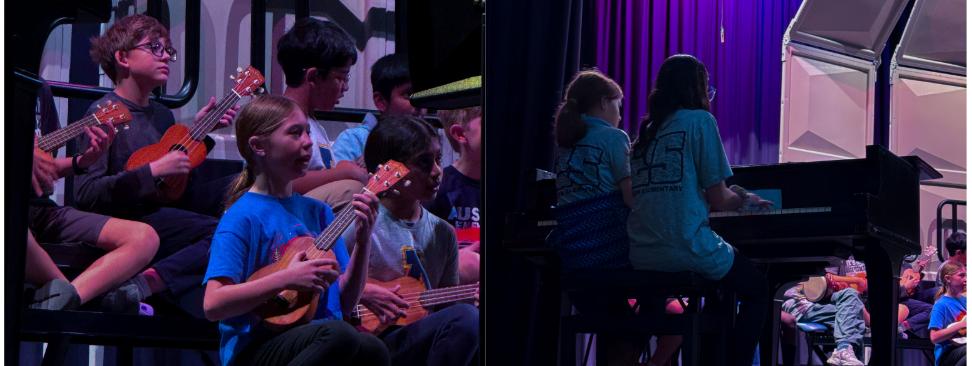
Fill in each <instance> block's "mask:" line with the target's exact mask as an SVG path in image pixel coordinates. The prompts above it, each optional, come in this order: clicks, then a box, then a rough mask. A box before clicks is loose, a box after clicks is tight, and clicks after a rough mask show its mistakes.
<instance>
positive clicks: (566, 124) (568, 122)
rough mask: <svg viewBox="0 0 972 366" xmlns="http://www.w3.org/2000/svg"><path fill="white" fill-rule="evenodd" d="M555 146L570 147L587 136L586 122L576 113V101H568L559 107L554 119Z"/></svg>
mask: <svg viewBox="0 0 972 366" xmlns="http://www.w3.org/2000/svg"><path fill="white" fill-rule="evenodd" d="M554 131H555V132H556V133H557V146H560V147H571V146H574V144H576V143H577V141H580V139H582V138H584V136H587V121H585V120H584V116H582V115H581V113H580V112H578V111H577V99H573V98H571V99H568V100H567V101H566V102H564V103H563V104H561V105H560V108H559V109H558V110H557V115H556V116H555V118H554Z"/></svg>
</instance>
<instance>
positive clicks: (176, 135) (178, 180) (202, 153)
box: [125, 125, 207, 203]
mask: <svg viewBox="0 0 972 366" xmlns="http://www.w3.org/2000/svg"><path fill="white" fill-rule="evenodd" d="M174 150H180V151H182V152H185V153H187V154H188V155H189V169H193V168H195V167H197V166H199V164H202V163H203V161H205V160H206V153H207V151H206V146H205V144H203V142H202V141H196V140H194V139H193V138H192V137H190V136H189V127H186V126H183V125H175V126H172V127H169V129H168V130H166V131H165V135H163V136H162V140H160V141H159V142H158V143H155V144H152V145H149V146H146V147H143V148H141V149H138V151H135V153H133V154H132V156H131V157H130V158H128V163H127V164H125V169H126V170H132V169H135V168H138V167H140V166H142V165H145V164H148V163H151V162H153V161H156V160H159V159H161V158H162V157H163V156H165V155H166V154H168V153H169V152H170V151H174ZM162 180H163V181H164V182H165V183H164V184H162V185H161V186H160V187H159V196H158V198H157V200H158V201H159V202H162V203H168V202H172V201H175V200H177V199H179V197H182V193H184V192H185V191H186V184H187V183H188V182H189V174H177V175H170V176H167V177H165V178H163V179H162Z"/></svg>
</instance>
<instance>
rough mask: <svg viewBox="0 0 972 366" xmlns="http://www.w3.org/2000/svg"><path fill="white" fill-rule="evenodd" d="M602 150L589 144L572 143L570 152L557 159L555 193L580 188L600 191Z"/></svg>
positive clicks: (574, 190)
mask: <svg viewBox="0 0 972 366" xmlns="http://www.w3.org/2000/svg"><path fill="white" fill-rule="evenodd" d="M603 158H604V150H601V149H600V148H598V147H596V146H590V145H574V146H573V147H572V148H571V150H570V154H569V155H567V156H561V157H560V158H559V159H557V171H558V172H559V173H557V195H561V196H562V195H565V194H569V193H572V192H577V191H580V190H587V191H590V192H600V191H601V177H600V174H599V172H600V165H601V160H602V159H603Z"/></svg>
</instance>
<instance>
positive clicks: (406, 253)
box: [402, 246, 432, 288]
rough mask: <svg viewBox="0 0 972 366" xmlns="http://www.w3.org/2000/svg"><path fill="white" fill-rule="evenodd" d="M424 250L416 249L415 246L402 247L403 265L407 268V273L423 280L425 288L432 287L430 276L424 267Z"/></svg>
mask: <svg viewBox="0 0 972 366" xmlns="http://www.w3.org/2000/svg"><path fill="white" fill-rule="evenodd" d="M421 256H422V251H420V250H415V247H411V246H408V247H402V267H403V268H405V275H406V276H409V277H412V278H415V279H419V280H422V282H424V283H425V288H432V286H431V285H430V284H429V278H428V276H427V275H426V274H425V268H423V267H422V258H421Z"/></svg>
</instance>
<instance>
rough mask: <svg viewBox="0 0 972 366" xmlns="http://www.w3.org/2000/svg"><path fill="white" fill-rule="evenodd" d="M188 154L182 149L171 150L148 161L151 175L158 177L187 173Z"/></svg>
mask: <svg viewBox="0 0 972 366" xmlns="http://www.w3.org/2000/svg"><path fill="white" fill-rule="evenodd" d="M189 166H190V165H189V155H186V153H185V152H183V151H182V150H172V151H169V153H168V154H165V155H163V156H162V157H161V158H159V160H156V161H153V162H151V163H149V170H151V171H152V176H153V177H156V178H159V177H165V176H169V175H175V174H188V173H189Z"/></svg>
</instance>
